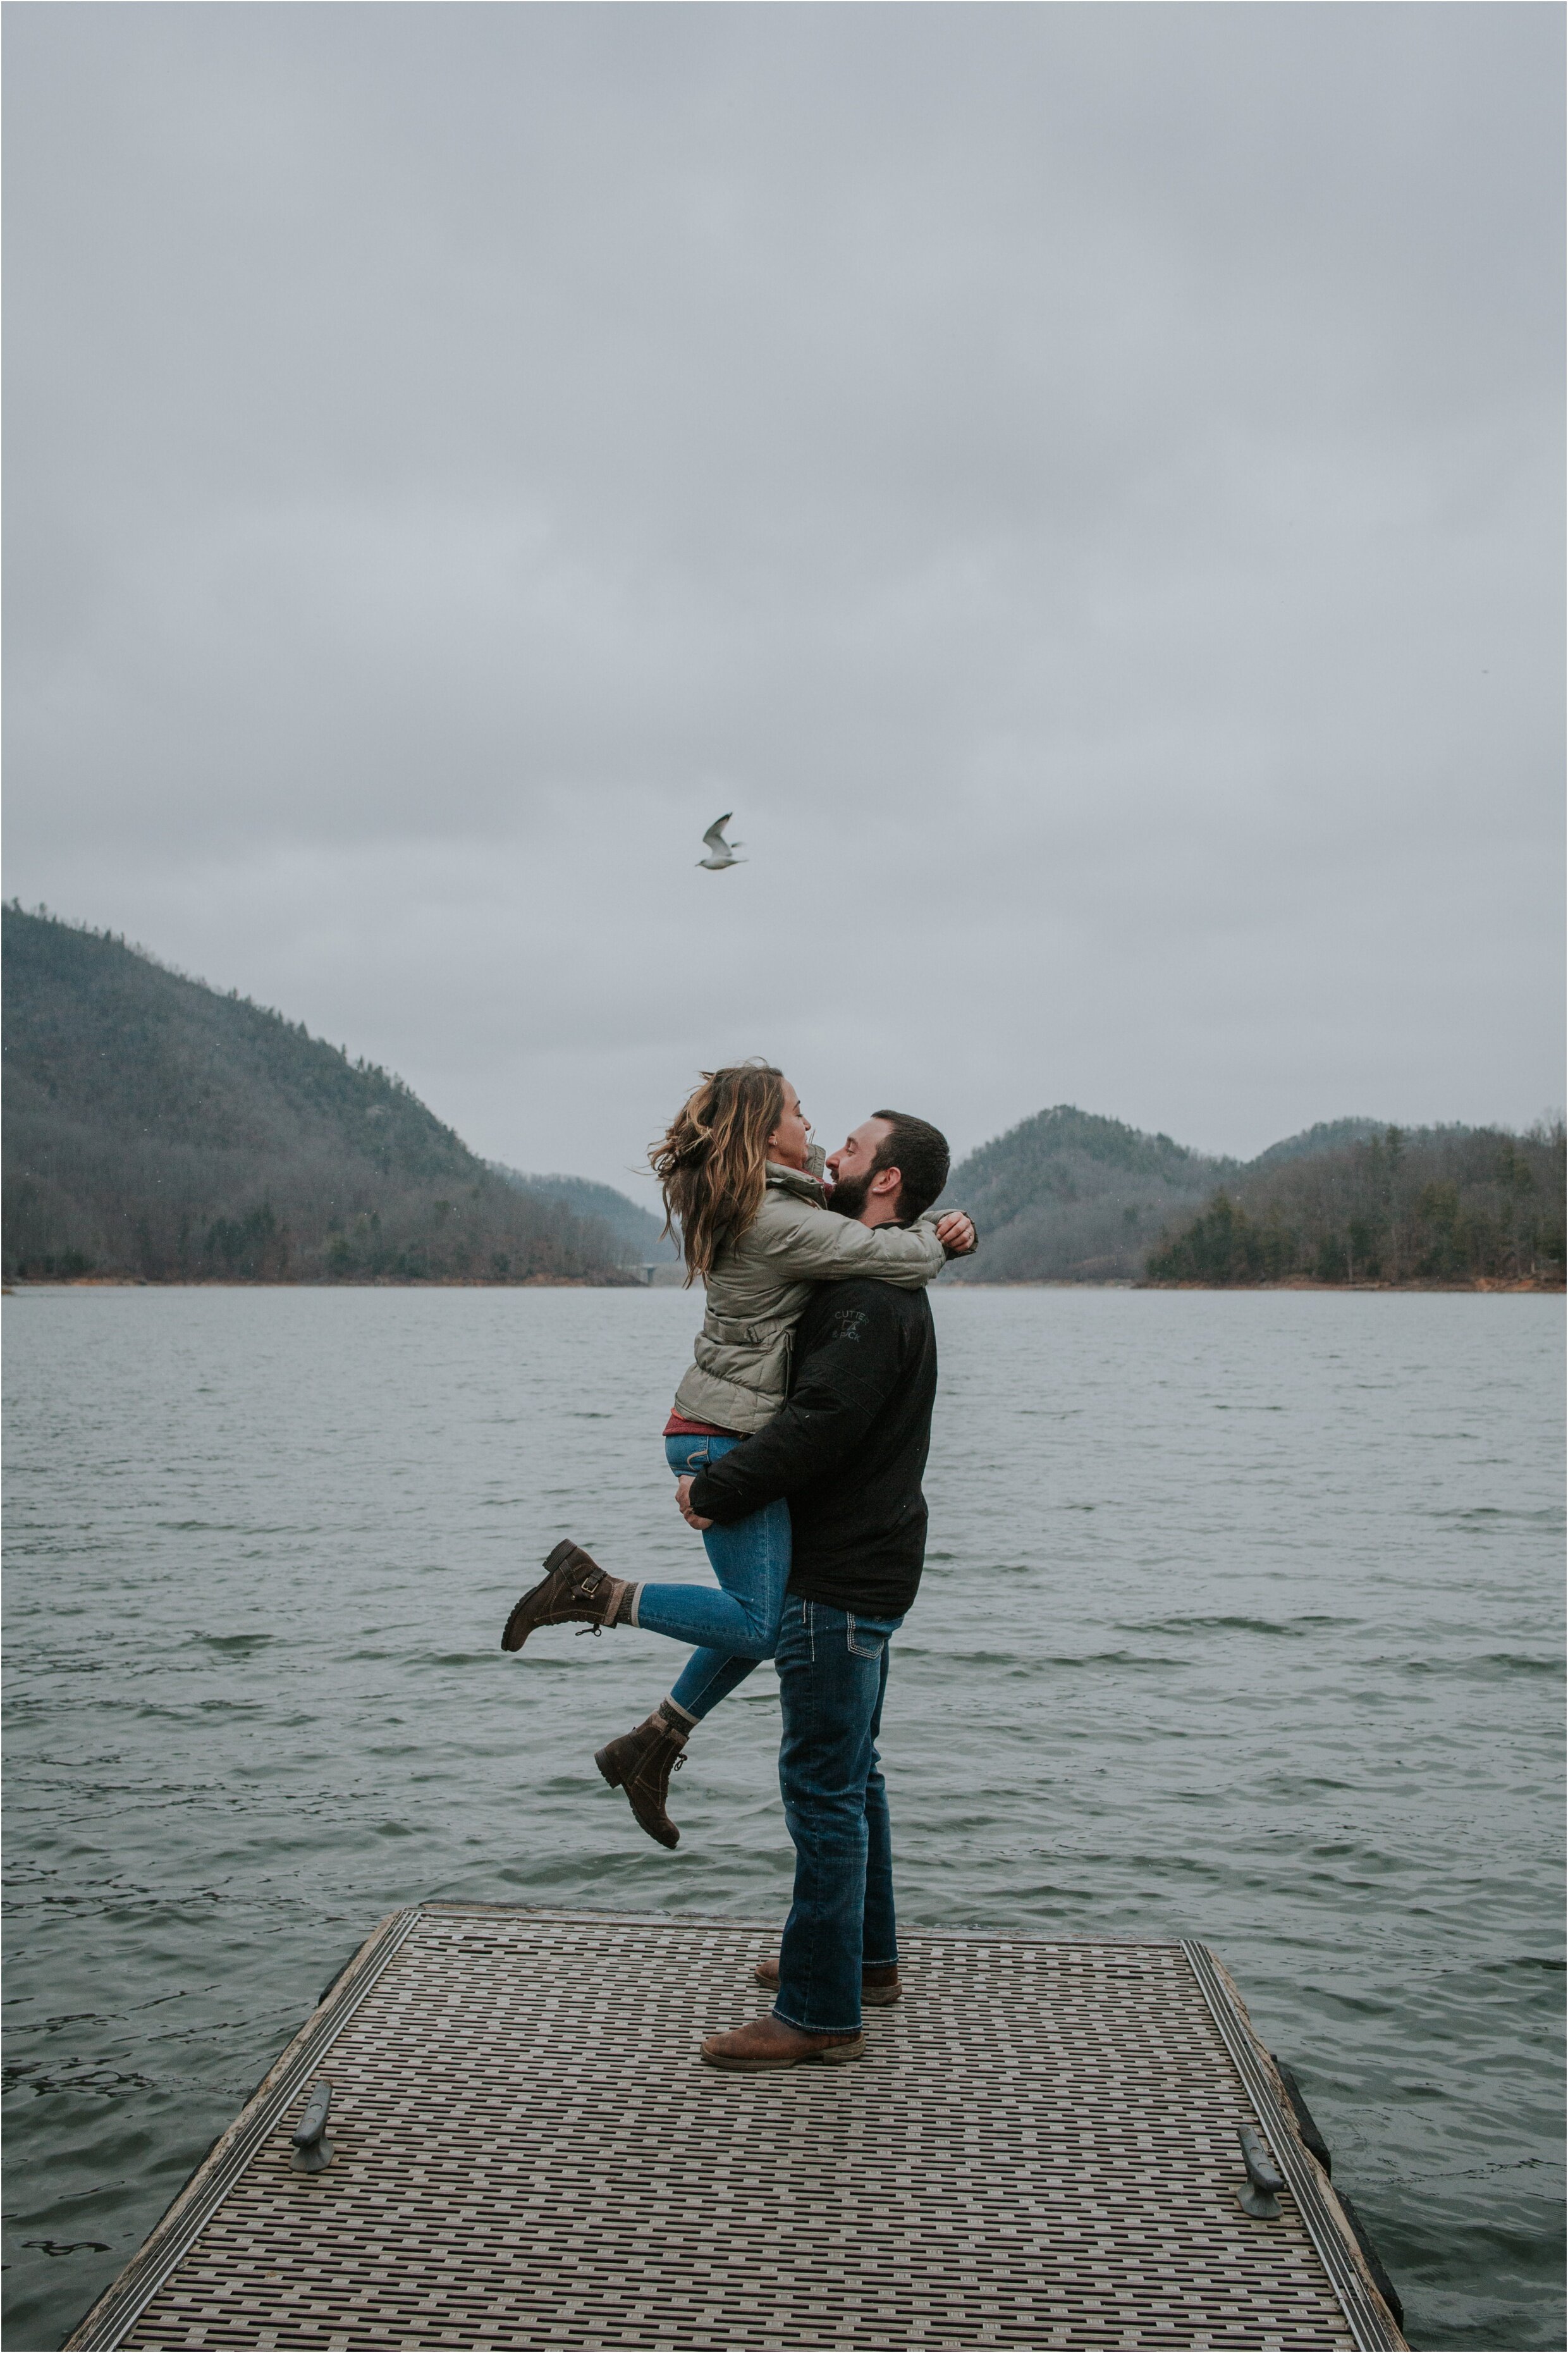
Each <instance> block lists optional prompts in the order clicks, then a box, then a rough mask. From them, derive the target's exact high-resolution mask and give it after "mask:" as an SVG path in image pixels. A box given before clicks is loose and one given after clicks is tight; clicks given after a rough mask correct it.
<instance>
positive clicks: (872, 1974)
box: [752, 1961, 904, 2010]
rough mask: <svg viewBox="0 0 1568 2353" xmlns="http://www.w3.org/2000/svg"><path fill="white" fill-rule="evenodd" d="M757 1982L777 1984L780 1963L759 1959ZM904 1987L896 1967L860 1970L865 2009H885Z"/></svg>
mask: <svg viewBox="0 0 1568 2353" xmlns="http://www.w3.org/2000/svg"><path fill="white" fill-rule="evenodd" d="M752 1976H753V1977H754V1978H756V1980H757V1983H758V1984H759V1985H763V1986H776V1985H777V1984H778V1981H779V1965H778V1963H777V1962H776V1961H759V1962H758V1963H757V1966H756V1968H754V1969H753V1970H752ZM903 1998H904V1989H903V1987H902V1985H901V1984H900V1982H899V1972H898V1969H897V1968H896V1967H894V1968H889V1969H862V1970H861V1972H860V2003H861V2007H862V2009H865V2010H885V2009H886V2008H887V2006H888V2004H889V2002H892V2001H902V2000H903Z"/></svg>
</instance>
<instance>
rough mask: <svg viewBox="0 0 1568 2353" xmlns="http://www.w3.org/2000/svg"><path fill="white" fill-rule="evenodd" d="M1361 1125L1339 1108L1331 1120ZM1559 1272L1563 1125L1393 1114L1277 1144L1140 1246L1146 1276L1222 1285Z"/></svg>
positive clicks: (1510, 1277)
mask: <svg viewBox="0 0 1568 2353" xmlns="http://www.w3.org/2000/svg"><path fill="white" fill-rule="evenodd" d="M1362 1124H1363V1123H1360V1122H1352V1121H1342V1122H1339V1123H1336V1129H1338V1128H1352V1127H1359V1126H1361V1125H1362ZM1335 1133H1336V1130H1331V1129H1326V1128H1321V1129H1313V1130H1311V1131H1310V1134H1315V1135H1334V1134H1335ZM1291 1141H1292V1143H1295V1142H1298V1141H1300V1139H1298V1138H1292V1139H1291ZM1148 1278H1149V1280H1150V1281H1151V1282H1156V1283H1197V1284H1203V1285H1208V1286H1215V1287H1222V1288H1226V1289H1229V1288H1232V1287H1235V1286H1237V1285H1240V1284H1247V1283H1258V1282H1335V1283H1356V1282H1379V1283H1396V1284H1405V1283H1427V1284H1430V1283H1473V1282H1535V1283H1542V1284H1555V1283H1559V1282H1562V1280H1563V1129H1562V1126H1561V1124H1559V1125H1558V1126H1556V1127H1554V1128H1550V1129H1549V1128H1545V1127H1539V1128H1534V1129H1532V1130H1531V1133H1530V1134H1528V1135H1511V1134H1508V1133H1506V1132H1505V1131H1504V1130H1502V1129H1500V1128H1469V1127H1424V1128H1413V1129H1403V1130H1402V1129H1400V1128H1397V1127H1388V1128H1384V1129H1382V1130H1380V1131H1377V1132H1375V1133H1373V1134H1370V1135H1367V1134H1361V1135H1352V1136H1350V1137H1348V1138H1346V1137H1343V1136H1340V1137H1338V1140H1337V1143H1336V1144H1335V1145H1331V1147H1330V1148H1329V1149H1327V1150H1320V1151H1316V1152H1308V1153H1305V1154H1301V1153H1295V1154H1292V1153H1289V1150H1288V1148H1287V1147H1286V1146H1284V1145H1275V1146H1274V1148H1273V1150H1272V1151H1271V1152H1265V1153H1262V1154H1260V1155H1258V1159H1257V1160H1255V1161H1254V1162H1253V1163H1252V1164H1251V1166H1249V1167H1247V1168H1246V1169H1243V1170H1241V1171H1240V1172H1238V1174H1237V1176H1235V1177H1233V1178H1231V1179H1230V1180H1228V1181H1227V1182H1226V1184H1225V1185H1224V1186H1222V1187H1220V1188H1219V1189H1218V1190H1217V1191H1216V1192H1215V1195H1214V1197H1213V1198H1212V1199H1211V1200H1210V1201H1209V1202H1208V1203H1207V1204H1206V1206H1205V1208H1203V1209H1202V1210H1201V1211H1200V1212H1199V1213H1198V1214H1197V1216H1195V1217H1194V1218H1192V1219H1189V1220H1187V1221H1186V1222H1185V1223H1183V1224H1180V1225H1178V1226H1176V1227H1173V1229H1172V1231H1171V1232H1170V1233H1169V1234H1167V1235H1166V1236H1165V1237H1164V1238H1163V1240H1162V1241H1161V1242H1160V1243H1158V1244H1157V1245H1156V1247H1155V1248H1154V1249H1153V1250H1151V1252H1150V1254H1149V1259H1148Z"/></svg>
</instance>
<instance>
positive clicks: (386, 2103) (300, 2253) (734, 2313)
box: [69, 1905, 1403, 2353]
mask: <svg viewBox="0 0 1568 2353" xmlns="http://www.w3.org/2000/svg"><path fill="white" fill-rule="evenodd" d="M902 1941H903V1944H904V1951H905V1961H904V1968H905V1974H906V1984H907V1991H906V1994H905V1998H904V2000H903V2001H902V2002H901V2003H900V2005H898V2006H897V2007H896V2008H893V2009H889V2010H874V2011H872V2012H871V2013H870V2014H869V2016H868V2026H867V2032H868V2044H869V2048H868V2055H867V2056H866V2058H865V2059H863V2060H861V2061H859V2062H858V2063H855V2064H854V2065H851V2066H847V2067H835V2068H821V2067H801V2068H795V2069H793V2070H791V2071H790V2072H788V2073H781V2074H773V2075H729V2074H723V2073H717V2072H716V2071H714V2070H712V2069H710V2068H707V2067H703V2066H701V2065H700V2064H699V2063H697V2055H696V2054H697V2045H698V2042H699V2040H700V2036H701V2035H702V2034H703V2033H705V2032H710V2031H712V2030H713V2029H714V2028H717V2027H724V2026H729V2025H733V2024H737V2023H739V2022H740V2021H741V2020H742V2019H743V2018H745V2017H748V2016H750V2015H752V2014H753V2013H754V2012H756V2011H758V2010H763V2009H764V2008H765V2007H766V2006H767V2003H766V1997H765V1996H764V1995H763V1991H762V1989H760V1988H759V1987H757V1986H756V1985H754V1984H753V1982H752V1977H751V1968H752V1962H753V1961H754V1960H755V1959H756V1957H757V1956H758V1954H759V1953H760V1952H761V1951H763V1950H764V1949H766V1947H767V1937H766V1934H765V1932H760V1931H758V1930H755V1929H747V1928H739V1927H734V1926H710V1925H706V1924H701V1925H693V1924H690V1923H687V1922H681V1921H668V1920H665V1921H648V1920H637V1919H628V1918H626V1917H624V1916H617V1915H600V1916H584V1915H581V1914H578V1915H543V1914H537V1913H521V1912H511V1911H506V1910H500V1909H497V1910H482V1909H479V1908H473V1909H466V1908H462V1907H458V1906H446V1905H427V1906H422V1907H420V1908H419V1909H418V1910H417V1911H415V1912H411V1913H407V1914H404V1915H395V1916H394V1918H393V1919H392V1920H391V1921H389V1922H386V1923H384V1924H383V1926H382V1928H381V1929H380V1930H379V1931H378V1932H377V1935H376V1936H375V1937H374V1938H373V1939H372V1940H371V1942H370V1944H369V1945H367V1946H366V1947H365V1948H364V1950H363V1953H362V1954H361V1956H360V1957H359V1958H358V1960H357V1961H356V1962H355V1964H354V1965H353V1966H352V1967H351V1968H350V1969H349V1970H348V1971H347V1972H345V1975H344V1977H343V1978H342V1979H341V1980H340V1981H339V1984H338V1985H337V1986H336V1987H334V1989H332V1992H331V1994H330V1995H329V1996H328V1997H327V2000H326V2001H325V2002H324V2004H323V2006H322V2008H321V2010H319V2011H318V2012H317V2014H316V2016H315V2018H314V2019H313V2020H312V2021H310V2024H309V2025H308V2026H307V2027H306V2028H305V2029H304V2030H303V2031H302V2033H301V2035H300V2037H299V2038H298V2039H297V2041H296V2042H295V2043H294V2044H293V2045H291V2046H290V2048H289V2052H285V2053H284V2055H283V2058H282V2059H281V2060H280V2061H279V2064H278V2066H277V2067H275V2068H274V2070H273V2072H272V2073H271V2075H269V2076H268V2079H267V2082H266V2083H265V2084H263V2085H262V2087H261V2089H260V2091H259V2092H258V2094H257V2095H256V2098H255V2099H254V2100H253V2101H252V2103H251V2104H250V2105H249V2107H248V2108H247V2110H246V2112H245V2114H244V2115H243V2116H241V2117H240V2119H239V2120H238V2121H237V2125H236V2126H233V2127H231V2130H230V2132H229V2133H228V2134H226V2136H225V2137H224V2139H223V2140H222V2141H220V2142H219V2143H218V2144H217V2146H216V2147H215V2149H214V2151H213V2154H212V2156H211V2157H210V2158H208V2160H207V2162H206V2165H205V2167H204V2168H202V2169H201V2171H200V2172H199V2173H198V2174H197V2175H196V2176H195V2179H193V2181H192V2183H191V2184H190V2185H189V2186H188V2188H187V2189H186V2191H185V2192H184V2193H183V2196H182V2198H181V2199H180V2200H176V2202H175V2205H174V2207H173V2208H172V2209H171V2210H170V2212H169V2214H168V2215H167V2216H165V2218H164V2220H163V2222H162V2223H161V2224H160V2225H159V2226H158V2229H157V2230H156V2231H155V2232H153V2236H152V2238H151V2239H150V2240H149V2241H148V2242H147V2245H146V2246H145V2247H144V2248H143V2249H142V2253H140V2254H139V2255H138V2256H137V2257H135V2258H134V2259H133V2260H132V2263H131V2264H130V2265H128V2266H127V2269H126V2271H125V2272H124V2273H122V2274H121V2278H120V2280H119V2281H117V2282H116V2284H115V2285H114V2286H113V2287H112V2288H110V2291H109V2292H108V2294H107V2295H106V2296H105V2297H104V2298H103V2299H102V2300H101V2301H100V2304H99V2306H96V2307H95V2309H94V2311H93V2313H91V2314H90V2315H89V2316H88V2319H87V2320H86V2321H85V2322H84V2323H83V2325H82V2327H80V2328H79V2330H78V2331H77V2333H76V2335H75V2336H74V2337H72V2338H71V2339H70V2340H69V2342H70V2344H71V2345H72V2346H79V2347H88V2346H117V2345H124V2346H132V2347H143V2348H154V2347H156V2348H185V2347H200V2348H221V2347H241V2346H244V2347H263V2346H266V2347H279V2348H315V2347H322V2348H337V2347H341V2348H344V2353H357V2348H364V2353H385V2348H401V2347H420V2348H424V2347H435V2346H458V2347H468V2346H486V2345H493V2346H497V2347H518V2348H550V2347H563V2348H587V2347H605V2348H634V2347H635V2348H669V2353H707V2349H708V2348H748V2353H749V2348H773V2347H779V2348H785V2347H797V2346H818V2347H828V2346H832V2347H864V2348H894V2347H905V2346H908V2347H945V2346H951V2347H961V2346H1032V2347H1057V2346H1062V2347H1137V2348H1147V2347H1158V2346H1167V2345H1169V2346H1183V2347H1215V2348H1218V2347H1227V2348H1228V2347H1238V2348H1239V2347H1257V2348H1278V2353H1322V2348H1331V2347H1340V2346H1345V2347H1351V2346H1358V2345H1360V2346H1390V2347H1397V2346H1399V2345H1400V2344H1401V2343H1402V2341H1403V2340H1402V2339H1401V2337H1399V2335H1398V2333H1397V2331H1396V2330H1395V2329H1394V2326H1393V2323H1392V2321H1391V2320H1390V2319H1389V2316H1388V2315H1387V2313H1386V2310H1385V2308H1384V2306H1383V2305H1382V2304H1381V2302H1380V2301H1379V2299H1378V2298H1377V2297H1376V2295H1375V2293H1374V2292H1373V2290H1372V2289H1371V2287H1370V2286H1369V2285H1368V2284H1366V2282H1365V2279H1364V2276H1363V2272H1362V2270H1361V2267H1360V2265H1359V2260H1358V2259H1356V2258H1354V2257H1353V2256H1352V2253H1351V2252H1350V2247H1349V2240H1348V2234H1347V2233H1346V2232H1345V2228H1344V2225H1343V2223H1342V2219H1341V2218H1340V2216H1339V2210H1338V2208H1337V2205H1336V2204H1335V2203H1334V2200H1333V2197H1332V2192H1331V2190H1330V2189H1328V2187H1327V2184H1326V2183H1325V2182H1324V2181H1323V2179H1322V2177H1321V2174H1320V2173H1319V2172H1318V2169H1317V2168H1316V2167H1315V2166H1314V2165H1313V2163H1312V2160H1311V2159H1310V2158H1308V2157H1307V2156H1306V2155H1305V2152H1304V2151H1303V2150H1301V2148H1300V2143H1299V2142H1297V2141H1295V2139H1294V2137H1293V2135H1291V2134H1290V2131H1289V2125H1288V2123H1287V2121H1286V2119H1285V2115H1284V2111H1283V2110H1282V2109H1277V2105H1276V2104H1275V2103H1274V2100H1273V2093H1272V2089H1271V2076H1270V2071H1269V2070H1268V2063H1267V2061H1266V2060H1265V2059H1264V2058H1263V2055H1262V2053H1261V2052H1260V2049H1259V2047H1258V2044H1257V2042H1256V2040H1255V2038H1254V2037H1253V2036H1252V2034H1251V2031H1250V2028H1249V2027H1248V2026H1247V2021H1246V2018H1245V2014H1244V2013H1243V2012H1242V2011H1241V2010H1240V2009H1239V2006H1238V2005H1236V2004H1235V2002H1234V2000H1233V1997H1232V1995H1231V1993H1230V1991H1229V1989H1228V1984H1227V1981H1226V1980H1225V1979H1224V1977H1223V1972H1220V1971H1218V1970H1217V1969H1216V1968H1215V1965H1214V1963H1213V1961H1212V1957H1210V1956H1208V1955H1206V1953H1205V1950H1204V1948H1203V1947H1188V1948H1184V1947H1181V1946H1179V1945H1148V1944H1113V1943H1106V1944H1088V1943H1082V1944H1048V1943H1037V1942H1033V1941H1030V1940H1028V1939H1026V1938H1007V1937H981V1936H957V1935H935V1934H917V1935H913V1936H908V1937H907V1938H905V1939H903V1940H902ZM1205 1967H1206V1968H1207V1969H1208V1971H1209V1975H1210V1979H1211V1982H1208V1983H1205V1982H1203V1980H1202V1975H1201V1972H1202V1970H1203V1968H1205ZM1238 2038H1239V2039H1238ZM1238 2062H1239V2063H1238ZM1249 2065H1255V2066H1256V2067H1257V2068H1258V2080H1257V2082H1256V2083H1253V2084H1251V2085H1250V2087H1249V2084H1248V2082H1247V2068H1248V2066H1249ZM323 2074H324V2075H325V2076H326V2077H327V2078H328V2079H329V2080H330V2081H331V2084H332V2093H333V2096H332V2111H331V2128H330V2129H331V2138H332V2140H333V2142H334V2144H335V2155H334V2158H333V2160H332V2162H331V2166H330V2167H329V2168H327V2169H326V2170H325V2171H324V2172H322V2173H320V2174H316V2175H313V2176H312V2175H306V2174H301V2173H297V2172H295V2171H294V2170H293V2169H292V2168H291V2166H290V2163H289V2133H290V2131H291V2130H292V2128H293V2126H294V2125H295V2123H296V2122H297V2121H298V2119H299V2116H300V2110H301V2108H302V2106H303V2105H304V2100H305V2095H306V2091H307V2089H308V2086H309V2085H310V2083H312V2082H313V2081H314V2080H315V2079H316V2078H317V2077H318V2076H319V2075H323ZM1249 2123H1250V2124H1258V2123H1261V2124H1262V2126H1263V2128H1264V2133H1265V2137H1266V2138H1267V2140H1268V2146H1269V2147H1270V2148H1271V2149H1272V2150H1273V2151H1274V2153H1275V2156H1276V2158H1277V2159H1279V2162H1280V2165H1281V2169H1282V2170H1284V2171H1285V2172H1286V2177H1287V2180H1288V2182H1289V2185H1290V2192H1289V2194H1287V2195H1286V2196H1285V2197H1284V2198H1283V2199H1282V2201H1281V2203H1282V2211H1281V2214H1280V2216H1279V2220H1278V2221H1253V2220H1251V2219H1250V2218H1249V2217H1248V2216H1247V2215H1245V2214H1244V2213H1243V2212H1242V2211H1241V2209H1240V2207H1239V2206H1238V2204H1237V2196H1236V2192H1237V2189H1238V2187H1239V2186H1240V2184H1241V2181H1242V2179H1243V2176H1242V2171H1241V2160H1240V2156H1239V2152H1238V2149H1237V2137H1236V2136H1237V2126H1239V2125H1243V2124H1249ZM1287 2139H1289V2143H1290V2146H1289V2150H1287V2149H1286V2148H1285V2147H1282V2145H1281V2144H1282V2143H1283V2142H1285V2141H1286V2140H1287ZM1302 2168H1305V2170H1302ZM1314 2200H1316V2204H1315V2205H1314V2203H1313V2201H1314ZM1336 2265H1338V2266H1339V2268H1338V2269H1336ZM1358 2298H1359V2301H1358Z"/></svg>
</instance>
